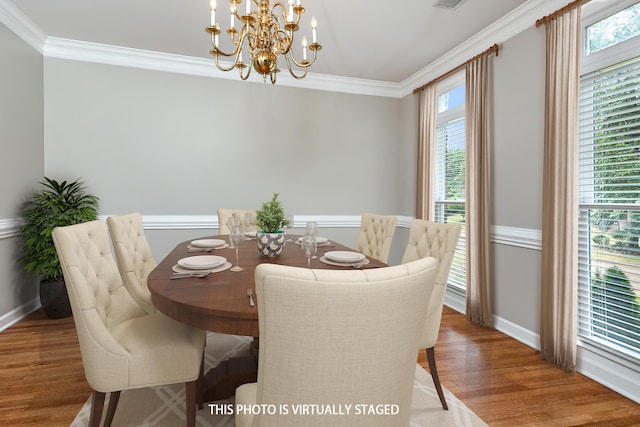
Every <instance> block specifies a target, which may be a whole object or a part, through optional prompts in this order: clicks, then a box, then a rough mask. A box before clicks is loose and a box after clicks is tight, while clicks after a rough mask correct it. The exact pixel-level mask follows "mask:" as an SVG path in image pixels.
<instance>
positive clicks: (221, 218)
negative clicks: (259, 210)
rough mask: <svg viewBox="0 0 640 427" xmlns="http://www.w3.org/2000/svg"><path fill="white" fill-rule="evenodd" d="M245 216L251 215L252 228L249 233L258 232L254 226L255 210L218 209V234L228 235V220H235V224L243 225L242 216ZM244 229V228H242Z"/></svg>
mask: <svg viewBox="0 0 640 427" xmlns="http://www.w3.org/2000/svg"><path fill="white" fill-rule="evenodd" d="M246 214H249V215H251V218H252V224H253V225H252V226H251V227H250V230H249V231H258V226H257V225H256V210H255V209H223V208H220V209H218V232H219V234H229V227H228V225H227V223H228V221H229V218H233V219H235V220H236V224H243V223H244V216H245V215H246ZM243 229H244V228H243Z"/></svg>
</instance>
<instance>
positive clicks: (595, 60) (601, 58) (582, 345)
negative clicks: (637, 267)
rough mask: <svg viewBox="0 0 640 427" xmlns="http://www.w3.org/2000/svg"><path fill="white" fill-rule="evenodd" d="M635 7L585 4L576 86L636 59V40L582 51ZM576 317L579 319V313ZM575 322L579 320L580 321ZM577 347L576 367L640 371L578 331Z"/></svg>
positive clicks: (588, 203)
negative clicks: (591, 36) (605, 23)
mask: <svg viewBox="0 0 640 427" xmlns="http://www.w3.org/2000/svg"><path fill="white" fill-rule="evenodd" d="M636 3H639V0H623V1H621V2H618V3H616V4H614V5H609V4H597V3H596V2H593V3H587V4H586V5H584V6H583V15H582V22H581V25H582V29H583V43H582V50H581V57H580V60H581V63H580V84H581V81H582V78H583V76H585V75H588V74H590V73H593V72H595V71H598V70H601V69H604V68H607V67H610V66H613V65H616V64H618V63H622V62H624V61H627V60H630V59H632V58H635V57H640V36H635V37H632V38H630V39H628V40H625V41H622V42H620V43H617V44H615V45H612V46H609V47H607V48H605V49H602V50H600V51H598V52H594V53H591V54H587V49H586V47H587V41H586V27H588V26H589V25H592V24H594V23H596V22H599V21H600V20H603V19H606V18H607V17H609V16H611V15H613V14H615V13H618V12H619V11H621V10H624V9H626V8H628V7H630V6H632V5H634V4H636ZM607 6H608V7H607ZM582 112H583V111H582V110H581V111H580V113H582ZM580 147H581V149H582V144H580ZM578 171H579V172H578V173H582V172H581V169H580V168H578ZM579 176H580V175H579ZM592 202H593V200H588V199H583V196H582V194H580V201H579V212H580V214H582V213H583V209H588V208H589V207H592V206H595V205H593V203H592ZM612 206H613V205H612ZM597 208H598V209H602V210H608V209H609V208H608V205H598V207H597ZM580 214H579V215H580ZM576 221H578V222H579V224H581V220H580V218H576ZM587 221H588V219H587ZM589 239H590V237H589ZM588 253H589V255H588V256H589V258H591V255H590V253H591V242H590V243H589V249H588ZM580 256H582V251H581V252H580V253H579V257H580ZM580 271H581V269H580V268H579V273H580ZM579 280H581V278H579ZM579 286H580V284H579ZM578 310H580V308H578ZM578 316H580V314H579V313H578ZM578 319H580V317H579V318H578ZM578 321H579V320H578ZM577 343H578V348H579V360H578V364H579V365H589V366H590V365H595V363H596V362H595V361H594V360H595V358H598V357H601V358H604V359H605V360H609V361H611V362H613V363H615V364H616V365H617V366H619V368H617V367H616V366H615V365H614V366H609V372H611V371H618V370H619V369H623V368H627V369H629V370H631V371H635V372H638V371H639V369H640V364H639V359H636V358H635V357H630V356H629V355H628V354H626V353H625V352H624V351H620V350H619V349H617V348H616V346H615V344H608V343H607V342H606V341H605V340H602V339H599V338H597V337H595V338H594V337H584V336H582V335H581V334H580V331H578V337H577ZM591 359H593V360H591ZM598 363H603V361H599V362H598ZM601 375H603V374H601ZM625 375H628V373H627V374H625V373H624V372H622V371H618V372H616V373H615V376H616V377H619V378H622V377H624V376H625ZM588 376H589V375H588ZM600 382H603V383H605V384H606V383H612V382H616V380H614V379H613V378H609V379H605V380H604V381H603V380H600ZM614 388H615V387H614Z"/></svg>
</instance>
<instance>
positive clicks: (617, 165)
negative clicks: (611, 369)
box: [578, 58, 640, 362]
mask: <svg viewBox="0 0 640 427" xmlns="http://www.w3.org/2000/svg"><path fill="white" fill-rule="evenodd" d="M579 184H580V187H579V188H580V190H579V191H580V194H579V195H580V218H579V260H578V262H579V272H578V273H579V288H578V335H579V337H580V338H581V339H582V340H586V341H588V342H589V343H591V344H593V345H596V346H599V347H601V348H605V349H607V350H608V351H611V352H614V353H615V354H617V355H619V356H621V357H624V358H627V359H631V360H633V361H635V362H637V361H640V247H639V246H638V239H639V237H640V58H635V59H631V60H628V61H625V62H623V63H619V64H616V65H613V66H610V67H607V68H604V69H601V70H598V71H595V72H592V73H589V74H586V75H584V76H582V77H581V93H580V153H579Z"/></svg>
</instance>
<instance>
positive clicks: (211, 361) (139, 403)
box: [71, 332, 486, 427]
mask: <svg viewBox="0 0 640 427" xmlns="http://www.w3.org/2000/svg"><path fill="white" fill-rule="evenodd" d="M250 340H251V338H249V337H240V336H235V335H225V334H217V333H215V332H209V333H208V334H207V346H206V348H205V370H208V369H210V368H212V367H215V366H217V365H218V363H220V362H221V361H222V360H225V359H228V358H230V357H238V356H242V355H245V354H248V351H249V343H250ZM443 390H444V394H445V397H446V398H447V403H448V405H449V410H448V411H445V410H443V409H442V406H440V400H439V399H438V395H437V393H436V391H435V389H434V388H433V381H432V380H431V375H430V374H429V373H428V372H427V371H425V370H424V369H423V368H422V367H421V366H420V365H418V364H416V376H415V381H414V384H413V401H412V404H411V427H425V426H438V427H440V426H445V427H446V426H452V427H454V426H455V427H461V426H471V427H476V426H486V424H485V423H484V422H483V421H482V420H481V419H480V418H479V417H478V416H477V415H476V414H475V413H473V412H472V411H471V410H470V409H469V408H467V407H466V406H465V405H464V404H463V403H462V402H461V401H459V400H458V399H457V398H456V397H455V396H454V395H453V394H451V393H450V392H449V390H447V389H446V388H445V387H443ZM184 402H185V396H184V385H182V384H174V385H170V386H160V387H150V388H144V389H138V390H127V391H123V392H122V393H121V395H120V401H119V402H118V408H117V410H116V415H115V418H114V420H113V424H112V426H114V427H116V426H119V427H143V426H144V427H146V426H149V427H151V426H158V427H160V426H161V427H175V426H181V425H184V423H185V410H184ZM90 405H91V398H89V399H88V400H87V402H86V403H85V404H84V406H83V407H82V409H81V410H80V412H79V413H78V415H77V416H76V418H75V419H74V420H73V422H72V423H71V427H86V426H87V425H88V424H89V414H90ZM230 407H233V398H231V399H228V400H224V401H218V402H215V403H214V404H210V405H207V404H205V406H204V409H202V410H200V411H198V412H197V417H196V425H197V426H198V427H233V426H234V425H235V422H234V417H233V415H229V414H225V412H227V408H230ZM104 412H106V405H105V411H104Z"/></svg>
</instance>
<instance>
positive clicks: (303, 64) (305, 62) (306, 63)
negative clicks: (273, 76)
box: [285, 50, 318, 70]
mask: <svg viewBox="0 0 640 427" xmlns="http://www.w3.org/2000/svg"><path fill="white" fill-rule="evenodd" d="M312 52H313V58H312V59H311V61H309V60H303V61H302V62H298V61H296V58H295V55H294V54H293V50H290V51H289V54H288V55H285V58H287V63H289V58H288V57H289V55H291V60H292V61H293V63H294V64H296V65H297V66H298V67H300V68H304V69H305V70H306V69H307V67H309V66H310V65H311V64H313V63H314V62H316V57H317V56H318V51H317V50H312Z"/></svg>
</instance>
